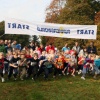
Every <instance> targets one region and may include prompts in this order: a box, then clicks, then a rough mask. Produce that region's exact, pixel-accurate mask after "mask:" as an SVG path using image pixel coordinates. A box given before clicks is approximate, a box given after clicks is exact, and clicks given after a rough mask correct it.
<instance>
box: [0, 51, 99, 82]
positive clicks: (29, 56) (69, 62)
mask: <svg viewBox="0 0 100 100" xmlns="http://www.w3.org/2000/svg"><path fill="white" fill-rule="evenodd" d="M99 69H100V58H99V56H97V55H94V54H86V55H84V54H82V53H81V54H80V55H77V56H76V52H75V51H74V50H66V51H65V52H56V51H54V50H49V52H48V53H47V52H46V51H45V50H44V51H42V53H41V54H40V53H39V54H38V52H37V51H33V50H28V51H25V50H22V51H20V50H15V51H13V52H11V51H8V53H7V54H6V56H4V54H3V52H0V75H1V80H2V82H5V79H4V75H5V74H7V80H10V79H11V77H12V75H13V77H14V80H17V78H18V77H19V78H20V80H24V79H26V78H30V77H31V78H32V80H33V81H35V80H36V79H37V78H38V77H39V76H40V75H41V74H44V79H48V77H49V74H50V73H53V78H55V77H56V76H57V75H68V74H71V75H72V76H73V77H75V75H76V72H78V74H82V77H81V79H83V80H85V76H86V74H87V73H88V72H91V73H93V75H94V78H96V77H97V75H98V74H99V73H100V70H99Z"/></svg>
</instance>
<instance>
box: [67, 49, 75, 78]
mask: <svg viewBox="0 0 100 100" xmlns="http://www.w3.org/2000/svg"><path fill="white" fill-rule="evenodd" d="M75 56H76V55H75V51H74V50H70V61H69V63H68V66H67V67H68V73H67V75H68V74H69V72H71V75H72V76H74V77H75V65H76V57H75Z"/></svg>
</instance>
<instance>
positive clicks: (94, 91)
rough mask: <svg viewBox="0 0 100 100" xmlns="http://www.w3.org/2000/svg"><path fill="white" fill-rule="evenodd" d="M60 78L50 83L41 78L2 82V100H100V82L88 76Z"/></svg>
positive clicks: (0, 93) (51, 80)
mask: <svg viewBox="0 0 100 100" xmlns="http://www.w3.org/2000/svg"><path fill="white" fill-rule="evenodd" d="M80 77H81V76H76V77H72V76H58V77H56V78H55V79H53V78H51V77H50V79H49V80H48V81H45V80H43V78H42V77H41V78H39V79H37V80H36V82H33V81H32V80H31V79H27V80H24V81H20V80H17V81H13V80H10V81H6V82H5V83H1V82H0V100H99V99H100V80H99V79H98V80H94V79H92V77H91V76H87V79H86V80H82V79H81V78H80Z"/></svg>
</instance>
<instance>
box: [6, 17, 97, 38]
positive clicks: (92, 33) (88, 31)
mask: <svg viewBox="0 0 100 100" xmlns="http://www.w3.org/2000/svg"><path fill="white" fill-rule="evenodd" d="M5 34H23V35H25V34H26V35H40V36H52V37H62V38H76V39H96V34H97V25H66V24H53V23H31V22H25V21H21V20H16V19H6V20H5Z"/></svg>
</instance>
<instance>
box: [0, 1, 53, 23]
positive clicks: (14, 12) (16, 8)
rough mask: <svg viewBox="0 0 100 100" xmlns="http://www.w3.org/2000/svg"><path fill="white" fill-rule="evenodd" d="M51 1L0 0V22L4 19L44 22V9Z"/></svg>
mask: <svg viewBox="0 0 100 100" xmlns="http://www.w3.org/2000/svg"><path fill="white" fill-rule="evenodd" d="M51 1H52V0H0V22H1V21H3V20H5V18H7V17H8V18H16V19H20V20H21V19H22V20H25V21H35V22H44V20H45V9H46V7H47V6H49V4H50V3H51Z"/></svg>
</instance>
